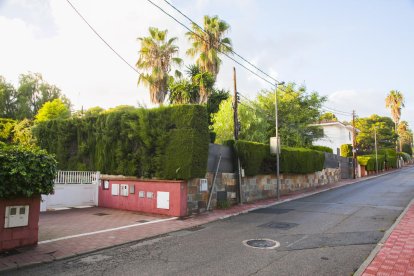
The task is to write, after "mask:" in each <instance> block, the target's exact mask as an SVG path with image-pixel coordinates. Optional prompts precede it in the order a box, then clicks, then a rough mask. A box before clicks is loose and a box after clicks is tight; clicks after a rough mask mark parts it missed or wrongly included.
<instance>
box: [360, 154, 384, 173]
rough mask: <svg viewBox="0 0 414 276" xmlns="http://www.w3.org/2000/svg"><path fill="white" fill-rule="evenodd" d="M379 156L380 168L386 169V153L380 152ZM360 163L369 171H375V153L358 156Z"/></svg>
mask: <svg viewBox="0 0 414 276" xmlns="http://www.w3.org/2000/svg"><path fill="white" fill-rule="evenodd" d="M377 158H378V170H383V169H384V162H385V155H382V154H379V155H378V156H377ZM357 160H358V164H360V165H361V166H365V169H366V170H367V171H375V170H376V167H375V166H376V159H375V154H370V155H360V156H357Z"/></svg>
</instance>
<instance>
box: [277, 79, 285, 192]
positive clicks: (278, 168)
mask: <svg viewBox="0 0 414 276" xmlns="http://www.w3.org/2000/svg"><path fill="white" fill-rule="evenodd" d="M278 84H280V85H283V84H285V83H284V82H280V83H278V82H276V91H275V127H276V179H277V180H276V181H277V182H276V194H277V200H280V164H279V163H280V162H279V160H280V156H279V155H280V138H279V118H278V114H277V113H278V107H277V105H278V103H277V100H278V99H277V95H278V94H277V86H278Z"/></svg>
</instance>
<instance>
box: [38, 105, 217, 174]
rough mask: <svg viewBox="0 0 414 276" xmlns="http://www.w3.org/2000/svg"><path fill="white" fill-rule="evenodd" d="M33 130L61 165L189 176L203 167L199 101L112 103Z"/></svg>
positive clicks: (204, 138)
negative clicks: (153, 105) (106, 108)
mask: <svg viewBox="0 0 414 276" xmlns="http://www.w3.org/2000/svg"><path fill="white" fill-rule="evenodd" d="M34 133H35V136H36V138H37V140H38V143H39V146H40V147H41V148H44V149H46V150H47V151H49V152H52V153H54V154H55V155H56V159H57V161H58V166H59V168H60V169H64V170H99V171H101V172H103V173H106V174H122V175H129V176H138V177H147V178H151V177H156V178H162V179H189V178H194V177H204V176H205V173H206V169H207V159H208V144H209V139H210V137H209V132H208V116H207V112H206V108H205V107H203V106H199V105H177V106H172V107H160V108H155V109H142V108H133V107H123V108H115V109H112V110H109V111H105V112H103V113H100V114H98V115H95V116H88V117H84V118H72V119H68V120H51V121H46V122H42V123H40V124H38V125H37V126H36V128H35V129H34Z"/></svg>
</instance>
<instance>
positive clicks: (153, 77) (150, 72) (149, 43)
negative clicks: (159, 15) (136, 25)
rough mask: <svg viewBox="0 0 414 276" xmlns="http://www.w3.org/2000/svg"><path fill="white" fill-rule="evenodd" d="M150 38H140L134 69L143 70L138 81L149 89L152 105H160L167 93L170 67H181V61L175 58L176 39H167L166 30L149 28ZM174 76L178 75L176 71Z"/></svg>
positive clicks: (176, 50) (176, 52) (176, 49)
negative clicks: (137, 57)
mask: <svg viewBox="0 0 414 276" xmlns="http://www.w3.org/2000/svg"><path fill="white" fill-rule="evenodd" d="M149 33H150V36H147V37H140V38H138V40H139V41H140V42H141V49H140V51H139V59H138V61H137V63H136V67H137V68H139V69H142V70H145V73H143V74H141V75H140V76H139V79H138V84H140V83H142V84H144V85H145V86H147V87H149V91H150V99H151V102H152V103H155V104H162V103H163V102H164V100H165V96H166V95H167V93H168V80H169V78H170V71H171V66H172V65H173V64H174V65H181V63H182V60H181V59H180V58H178V57H176V56H177V54H178V46H176V45H175V44H174V43H175V42H176V40H177V38H176V37H173V38H170V39H167V34H168V31H167V30H159V29H157V28H154V27H150V28H149ZM176 74H179V72H178V71H176Z"/></svg>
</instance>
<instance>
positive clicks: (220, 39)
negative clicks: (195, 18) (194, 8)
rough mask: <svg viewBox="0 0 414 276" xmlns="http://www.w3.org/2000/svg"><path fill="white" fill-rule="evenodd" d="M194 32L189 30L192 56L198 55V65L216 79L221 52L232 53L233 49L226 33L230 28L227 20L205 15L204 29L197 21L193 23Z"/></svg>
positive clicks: (188, 51) (189, 53)
mask: <svg viewBox="0 0 414 276" xmlns="http://www.w3.org/2000/svg"><path fill="white" fill-rule="evenodd" d="M192 29H193V32H188V33H187V37H188V39H189V41H190V42H191V43H192V47H191V48H190V49H188V50H187V54H188V55H190V56H191V57H195V56H196V55H199V56H198V59H197V65H198V66H199V67H200V69H201V70H202V71H203V72H209V73H211V74H212V75H213V77H214V80H215V79H216V77H217V74H218V72H219V70H220V64H221V59H220V57H219V55H220V53H230V52H231V51H232V46H231V40H230V38H228V37H224V35H225V34H226V33H227V32H228V30H229V29H230V25H228V24H227V23H226V22H225V21H223V20H220V19H219V18H218V16H213V17H210V16H208V15H205V16H204V30H202V29H201V28H200V27H198V26H197V25H196V24H195V23H193V24H192Z"/></svg>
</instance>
